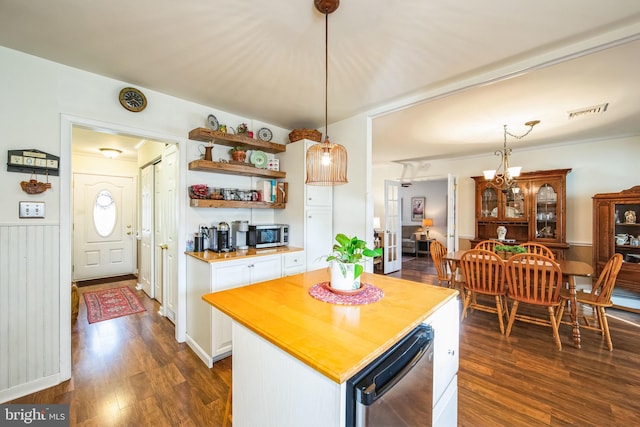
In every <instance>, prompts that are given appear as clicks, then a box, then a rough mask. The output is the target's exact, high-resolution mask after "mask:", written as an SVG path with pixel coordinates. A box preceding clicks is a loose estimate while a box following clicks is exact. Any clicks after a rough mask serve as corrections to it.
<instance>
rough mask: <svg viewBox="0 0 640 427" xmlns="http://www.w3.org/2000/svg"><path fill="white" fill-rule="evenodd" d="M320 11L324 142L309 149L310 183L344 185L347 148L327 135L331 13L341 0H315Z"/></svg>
mask: <svg viewBox="0 0 640 427" xmlns="http://www.w3.org/2000/svg"><path fill="white" fill-rule="evenodd" d="M313 3H314V5H315V7H316V9H318V11H319V12H320V13H324V22H325V24H324V25H325V43H324V77H325V78H324V142H319V143H317V144H313V145H312V146H311V147H309V149H308V150H307V179H306V180H305V183H306V184H308V185H342V184H346V183H347V150H346V149H345V148H344V147H343V146H342V145H340V144H333V143H332V142H331V141H329V136H328V135H327V127H328V125H327V122H328V111H329V110H328V105H329V101H328V87H329V14H330V13H332V12H334V11H335V10H336V9H337V8H338V6H339V5H340V1H339V0H314V2H313Z"/></svg>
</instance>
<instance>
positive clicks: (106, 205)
mask: <svg viewBox="0 0 640 427" xmlns="http://www.w3.org/2000/svg"><path fill="white" fill-rule="evenodd" d="M116 219H117V218H116V202H115V200H113V196H112V195H111V193H110V192H109V191H108V190H102V191H101V192H99V193H98V196H96V202H95V203H94V205H93V225H94V226H95V228H96V231H97V232H98V234H99V235H100V236H102V237H108V236H110V235H111V233H113V229H114V227H115V226H116Z"/></svg>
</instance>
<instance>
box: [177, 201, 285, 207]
mask: <svg viewBox="0 0 640 427" xmlns="http://www.w3.org/2000/svg"><path fill="white" fill-rule="evenodd" d="M189 206H191V207H192V208H251V209H284V208H285V207H286V204H285V203H269V202H243V201H240V200H211V199H190V203H189Z"/></svg>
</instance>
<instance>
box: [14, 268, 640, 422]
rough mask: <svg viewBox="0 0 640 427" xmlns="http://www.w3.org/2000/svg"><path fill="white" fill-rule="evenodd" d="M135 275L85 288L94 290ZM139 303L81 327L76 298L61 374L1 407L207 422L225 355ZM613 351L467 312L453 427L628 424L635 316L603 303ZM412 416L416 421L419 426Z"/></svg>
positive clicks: (638, 362)
mask: <svg viewBox="0 0 640 427" xmlns="http://www.w3.org/2000/svg"><path fill="white" fill-rule="evenodd" d="M418 261H419V262H412V263H405V267H403V269H402V271H401V273H394V274H392V275H397V276H398V277H403V278H406V279H408V280H415V281H419V282H423V283H435V280H434V279H435V278H434V276H433V271H432V269H433V265H432V264H431V265H430V259H426V258H419V259H418ZM121 285H127V286H129V287H131V288H132V289H134V286H135V281H125V282H117V283H112V284H105V285H98V286H89V287H85V288H81V289H80V293H82V292H84V291H86V290H95V289H103V288H106V287H113V286H121ZM136 293H137V294H138V296H139V297H140V300H141V301H142V302H143V304H144V305H145V307H146V309H147V311H146V312H144V313H139V314H134V315H132V316H127V317H121V318H118V319H112V320H108V321H105V322H100V323H95V324H92V325H90V324H88V322H87V315H86V307H85V305H84V299H83V298H82V297H81V299H80V301H81V304H80V313H79V315H78V320H77V321H76V322H74V323H73V326H72V327H73V334H72V339H73V344H72V357H73V366H72V375H73V378H72V379H71V380H69V381H67V382H65V383H63V384H60V385H58V386H55V387H52V388H49V389H46V390H43V391H41V392H38V393H34V394H31V395H28V396H25V397H22V398H20V399H17V400H15V401H14V402H11V403H70V408H71V409H70V412H71V420H70V421H71V422H70V425H71V426H90V425H91V426H134V425H135V426H147V425H153V426H175V425H187V426H188V425H191V426H205V425H206V426H219V425H222V419H223V413H224V405H225V400H226V396H227V391H228V387H229V384H230V383H231V358H227V359H224V360H222V361H220V362H217V363H215V364H214V367H213V368H212V369H208V368H207V367H206V366H205V365H204V364H203V363H202V362H201V361H200V360H199V359H198V358H197V357H196V356H195V354H194V353H193V352H192V351H191V350H190V349H189V348H188V347H187V346H186V345H185V344H179V343H177V342H176V341H175V339H174V328H173V324H172V323H171V322H169V321H168V320H167V319H165V318H163V317H161V316H159V315H158V314H157V310H158V304H157V303H155V302H154V301H152V300H150V299H149V298H147V297H146V296H145V295H144V294H143V293H142V292H138V291H136ZM608 313H609V324H610V328H611V335H612V339H613V344H614V350H613V351H612V352H609V351H608V350H607V349H606V345H605V343H604V340H603V339H602V337H601V336H600V335H599V334H597V333H596V332H593V331H587V330H583V332H582V338H583V340H582V341H583V346H582V349H580V350H578V349H576V348H574V347H573V345H572V338H571V329H570V328H569V327H568V326H566V325H563V326H561V339H562V344H563V349H562V351H558V350H556V348H555V345H554V343H553V339H552V334H551V330H550V329H549V328H545V327H542V326H536V325H529V324H524V323H522V322H519V323H517V324H516V325H515V326H514V329H513V331H512V334H511V336H510V337H508V338H507V337H505V336H502V335H500V332H499V330H498V325H497V319H496V318H495V315H494V314H491V313H484V312H480V311H475V312H473V313H472V314H471V315H470V316H469V317H468V318H467V319H465V321H464V322H463V323H462V325H461V336H460V371H459V375H458V387H459V391H458V407H459V411H458V412H459V414H458V421H459V423H458V425H459V426H462V427H466V426H469V427H482V426H568V425H574V426H604V425H606V426H631V425H638V424H639V422H640V369H638V367H639V366H640V340H639V339H638V337H639V333H640V327H639V322H640V315H639V314H636V313H628V312H621V311H617V310H611V309H610V310H608ZM419 425H420V424H419V423H416V426H419Z"/></svg>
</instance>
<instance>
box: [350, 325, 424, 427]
mask: <svg viewBox="0 0 640 427" xmlns="http://www.w3.org/2000/svg"><path fill="white" fill-rule="evenodd" d="M432 407H433V329H432V328H431V326H429V325H424V324H423V325H420V326H418V327H417V328H416V329H414V330H413V331H412V332H411V333H409V334H408V335H406V336H405V337H404V338H402V339H401V340H400V341H399V342H398V343H397V344H396V345H394V346H393V347H392V348H391V349H389V350H388V351H387V352H385V353H384V354H383V355H382V356H380V357H378V358H377V359H376V360H375V361H373V362H372V363H371V364H369V365H368V366H367V367H366V368H364V369H363V370H362V371H360V372H359V373H358V374H356V375H355V376H354V377H352V378H351V379H350V380H348V381H347V426H356V427H360V426H384V427H402V426H410V427H416V426H431V421H432Z"/></svg>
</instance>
